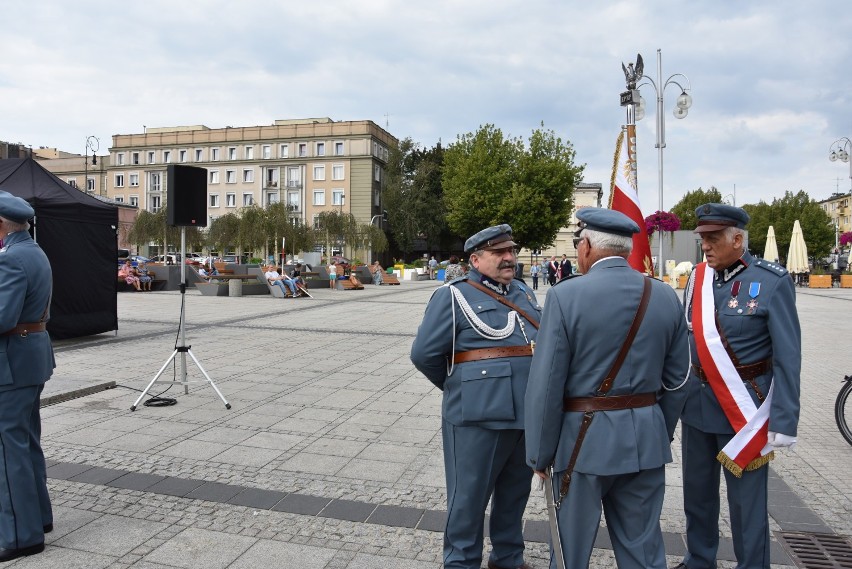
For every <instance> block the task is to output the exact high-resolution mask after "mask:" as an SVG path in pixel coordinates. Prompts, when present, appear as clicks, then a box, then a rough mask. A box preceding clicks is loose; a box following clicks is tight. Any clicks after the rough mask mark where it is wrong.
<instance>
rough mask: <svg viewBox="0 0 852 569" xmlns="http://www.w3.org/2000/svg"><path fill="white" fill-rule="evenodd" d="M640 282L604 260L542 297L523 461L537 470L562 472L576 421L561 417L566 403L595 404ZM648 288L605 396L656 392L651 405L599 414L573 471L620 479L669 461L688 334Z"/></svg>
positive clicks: (671, 304)
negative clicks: (638, 321)
mask: <svg viewBox="0 0 852 569" xmlns="http://www.w3.org/2000/svg"><path fill="white" fill-rule="evenodd" d="M645 278H646V277H644V276H643V275H642V274H641V273H639V272H637V271H635V270H633V269H632V268H630V266H629V265H628V264H627V261H626V260H625V259H624V258H622V257H610V258H607V259H603V260H601V261H599V262H597V263H596V264H595V265H594V266H592V268H591V269H590V270H589V272H588V273H587V274H585V275H583V276H581V277H575V278H571V279H567V280H562V281H560V282H559V283H558V284H557V285H555V286H554V287H553V288H552V289H550V291H548V293H547V300H546V302H545V305H544V314H543V317H542V321H541V328H540V329H539V336H538V337H539V340H538V342H536V348H535V355H534V356H533V361H532V366H531V369H530V379H529V386H528V387H527V397H526V443H527V462H528V464H529V465H530V466H532V467H533V468H534V469H536V470H545V469H546V468H547V467H548V466H550V465H551V464H553V465H554V470H555V471H556V472H560V471H562V470H565V467H566V466H567V465H568V462H569V459H570V457H571V452H572V451H573V449H574V442H575V440H576V438H577V434H578V432H579V430H580V423H581V421H582V413H581V412H568V413H563V411H562V401H563V397H593V396H595V392H596V391H597V389H598V387H599V386H600V384H601V382H602V381H603V379H604V377H605V376H606V374H607V373H608V372H609V370H610V368H611V367H612V365H613V362H614V361H615V358H616V355H617V354H618V352H619V350H620V349H621V346H622V344H623V342H624V339H625V338H626V336H627V332H628V330H629V329H630V325H631V323H632V321H633V317H634V316H635V314H636V309H637V308H638V306H639V301H640V299H641V297H642V289H643V286H644V281H645ZM651 284H652V288H651V297H650V300H649V303H648V309H647V312H646V313H645V317H644V319H643V321H642V324H641V326H640V327H639V330H638V332H637V333H636V337H635V339H634V340H633V345H632V346H631V348H630V350H629V352H628V353H627V357H626V359H625V360H624V364H623V365H622V367H621V370H620V371H619V372H618V375H617V376H616V378H615V381H614V382H613V384H612V388H611V389H610V391H609V395H628V394H639V393H648V392H656V393H658V404H657V405H653V406H649V407H640V408H636V409H622V410H617V411H598V412H596V413H595V418H594V420H593V421H592V424H591V426H590V427H589V430H588V432H587V433H586V438H585V442H584V443H583V447H582V450H581V452H580V454H579V456H578V458H577V462H576V464H575V467H574V470H575V471H576V472H582V473H585V474H591V475H600V476H607V475H616V474H626V473H630V472H638V471H640V470H645V469H649V468H656V467H660V466H662V465H664V464H665V463H667V462H671V460H672V455H671V448H670V444H671V440H672V437H673V436H674V429H675V426H676V425H677V420H678V417H679V416H680V412H681V409H682V407H683V399H684V396H685V392H684V391H683V389H676V388H677V387H678V386H680V385H682V384H683V382H684V380H685V378H686V376H687V373H688V369H689V346H688V341H687V329H686V321H685V319H684V314H683V306H682V304H681V303H680V301H679V300H678V298H677V295H676V294H675V293H674V291H673V290H672V289H671V287H669V286H668V285H666V284H664V283H662V282H660V281H656V280H652V281H651ZM664 386H665V387H666V388H668V389H672V390H673V391H668V390H666V389H664V388H663V387H664Z"/></svg>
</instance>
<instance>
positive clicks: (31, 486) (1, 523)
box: [0, 385, 53, 549]
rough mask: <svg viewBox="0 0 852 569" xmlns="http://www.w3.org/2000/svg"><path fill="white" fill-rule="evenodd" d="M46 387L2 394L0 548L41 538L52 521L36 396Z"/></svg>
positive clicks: (13, 547) (0, 397)
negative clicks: (45, 527) (46, 526)
mask: <svg viewBox="0 0 852 569" xmlns="http://www.w3.org/2000/svg"><path fill="white" fill-rule="evenodd" d="M42 389H44V385H32V386H27V387H19V388H17V389H10V390H9V391H2V392H0V451H2V456H0V547H2V548H4V549H20V548H23V547H30V546H32V545H37V544H39V543H43V542H44V529H43V528H44V526H45V525H46V524H52V523H53V512H52V511H51V507H50V497H49V496H48V493H47V472H46V468H45V464H44V454H43V453H42V450H41V443H40V442H39V441H40V439H41V416H40V414H39V399H40V396H41V392H42Z"/></svg>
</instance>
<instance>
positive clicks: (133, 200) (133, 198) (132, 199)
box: [130, 196, 139, 207]
mask: <svg viewBox="0 0 852 569" xmlns="http://www.w3.org/2000/svg"><path fill="white" fill-rule="evenodd" d="M130 205H132V206H133V207H139V196H130Z"/></svg>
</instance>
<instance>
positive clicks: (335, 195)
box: [331, 190, 343, 205]
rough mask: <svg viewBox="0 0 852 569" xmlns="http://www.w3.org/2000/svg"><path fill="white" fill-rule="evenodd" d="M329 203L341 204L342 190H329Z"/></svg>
mask: <svg viewBox="0 0 852 569" xmlns="http://www.w3.org/2000/svg"><path fill="white" fill-rule="evenodd" d="M331 205H343V190H331Z"/></svg>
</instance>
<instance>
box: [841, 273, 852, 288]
mask: <svg viewBox="0 0 852 569" xmlns="http://www.w3.org/2000/svg"><path fill="white" fill-rule="evenodd" d="M840 288H852V275H840Z"/></svg>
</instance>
